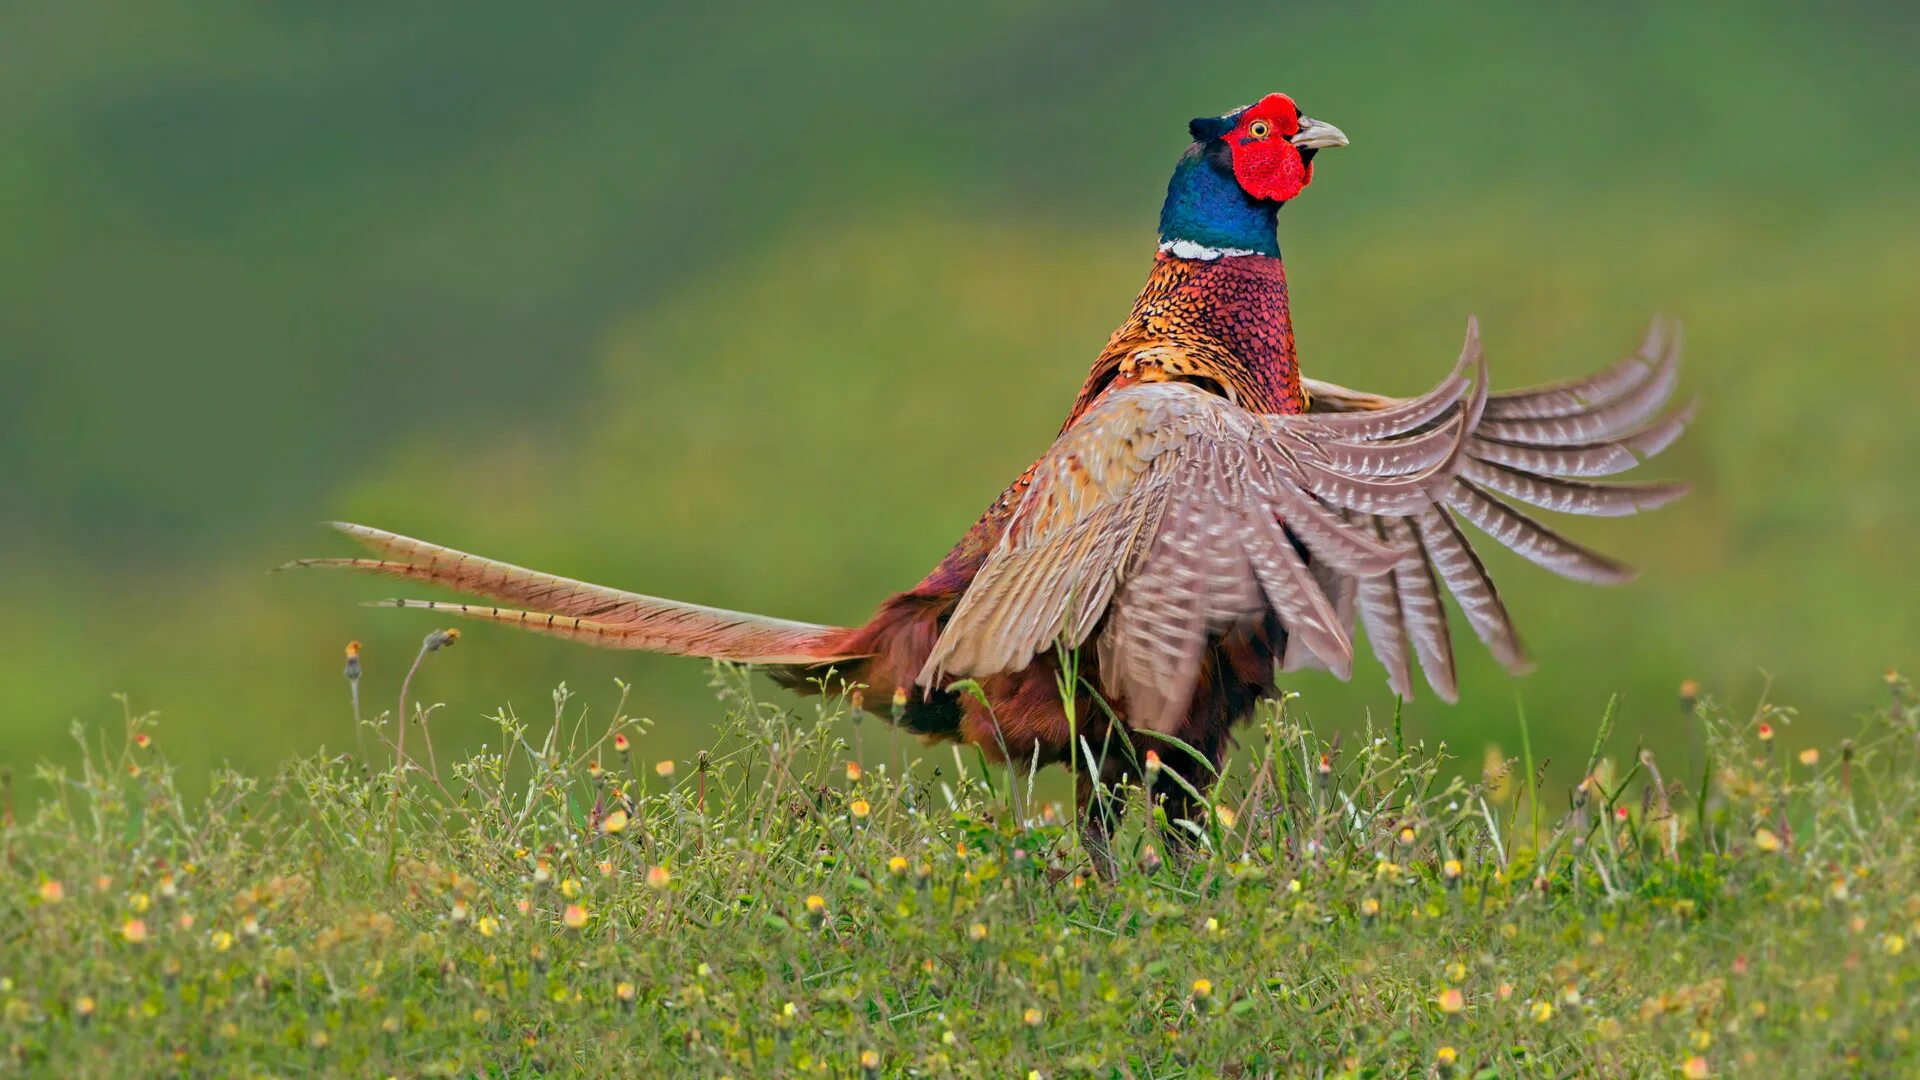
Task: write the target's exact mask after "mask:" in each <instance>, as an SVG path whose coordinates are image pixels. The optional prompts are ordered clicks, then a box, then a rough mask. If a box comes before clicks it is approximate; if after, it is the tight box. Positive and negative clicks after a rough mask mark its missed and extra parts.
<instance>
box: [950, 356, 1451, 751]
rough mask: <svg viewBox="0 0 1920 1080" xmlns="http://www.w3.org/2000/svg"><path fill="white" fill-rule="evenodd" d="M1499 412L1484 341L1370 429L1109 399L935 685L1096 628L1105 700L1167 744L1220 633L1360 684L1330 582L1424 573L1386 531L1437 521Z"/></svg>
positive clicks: (1160, 396) (1072, 441)
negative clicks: (1480, 432)
mask: <svg viewBox="0 0 1920 1080" xmlns="http://www.w3.org/2000/svg"><path fill="white" fill-rule="evenodd" d="M1469 369H1471V370H1472V371H1473V372H1474V376H1475V377H1474V378H1473V379H1471V380H1470V379H1469V378H1468V377H1467V374H1466V373H1467V371H1468V370H1469ZM1486 400H1487V399H1486V378H1485V371H1484V363H1483V362H1482V360H1481V357H1480V349H1479V341H1478V337H1477V334H1476V333H1475V331H1474V330H1473V328H1472V327H1471V326H1470V327H1469V331H1468V339H1467V345H1466V348H1465V349H1464V350H1463V351H1462V354H1461V358H1460V363H1459V365H1458V366H1457V367H1456V368H1455V369H1454V371H1453V372H1452V374H1450V375H1449V376H1448V377H1447V379H1446V380H1444V381H1443V382H1442V383H1441V384H1440V385H1439V386H1437V387H1435V388H1434V389H1433V390H1432V391H1431V392H1429V393H1428V394H1426V395H1423V396H1421V397H1419V398H1413V399H1409V400H1405V401H1391V402H1389V401H1386V400H1385V399H1382V400H1381V402H1380V406H1379V407H1378V408H1376V409H1372V410H1369V411H1368V412H1366V413H1365V414H1364V415H1335V416H1325V417H1321V416H1277V415H1265V414H1258V413H1253V412H1249V411H1247V410H1245V409H1242V408H1240V407H1239V406H1238V405H1236V404H1234V403H1233V402H1231V401H1229V400H1227V399H1226V398H1224V397H1221V396H1218V395H1216V394H1212V393H1209V392H1207V391H1205V390H1202V389H1200V388H1199V387H1197V386H1194V385H1190V384H1187V383H1179V382H1156V383H1146V384H1137V385H1132V386H1127V387H1124V388H1122V389H1118V390H1113V391H1109V392H1108V393H1107V394H1106V395H1105V396H1104V397H1102V398H1101V399H1100V400H1099V401H1098V402H1097V403H1096V404H1094V406H1093V407H1092V408H1091V409H1089V410H1088V411H1087V413H1086V414H1085V415H1084V416H1082V418H1081V419H1080V421H1079V422H1078V423H1077V424H1075V425H1074V426H1073V427H1071V428H1069V429H1068V430H1067V431H1065V432H1063V433H1062V434H1061V435H1060V437H1059V438H1058V439H1057V440H1056V441H1055V442H1054V444H1053V446H1052V447H1051V448H1050V449H1049V450H1048V451H1047V454H1046V456H1045V457H1043V458H1042V459H1041V461H1040V462H1039V464H1038V465H1037V466H1036V467H1035V471H1034V474H1033V480H1032V483H1031V485H1030V486H1029V487H1028V488H1027V490H1026V492H1025V493H1024V494H1023V495H1022V497H1021V500H1020V502H1019V504H1018V506H1017V507H1016V508H1015V511H1014V514H1013V516H1012V518H1011V520H1010V521H1009V523H1008V527H1007V529H1006V530H1005V532H1004V533H1003V534H1002V536H1001V538H1000V540H999V542H998V544H997V545H996V546H995V548H994V550H993V551H992V552H991V553H990V554H989V555H988V557H987V560H986V562H985V563H984V565H983V566H982V567H981V570H980V572H979V574H978V575H977V576H976V577H975V579H974V581H973V583H972V584H971V585H970V587H969V588H968V590H967V592H966V594H965V595H964V596H962V597H961V600H960V602H959V604H958V605H957V607H956V608H955V610H954V612H953V615H952V616H951V618H950V619H949V620H948V622H947V625H946V627H945V628H944V630H943V631H942V633H941V635H940V638H939V640H938V641H937V642H936V643H935V645H934V648H933V651H932V653H931V655H930V656H929V657H928V659H927V662H926V665H925V667H924V668H923V669H922V670H921V673H920V682H921V683H922V684H926V685H931V684H935V683H938V682H940V681H942V680H943V679H945V678H946V677H948V676H976V677H980V676H987V675H992V674H997V673H1000V672H1005V671H1011V670H1017V669H1019V668H1021V667H1024V666H1026V665H1027V664H1028V663H1029V662H1030V661H1031V660H1032V658H1033V657H1034V656H1035V655H1036V654H1037V653H1040V652H1043V651H1045V650H1046V649H1048V648H1050V647H1053V646H1054V645H1055V644H1056V643H1057V642H1062V641H1064V642H1065V643H1066V644H1067V645H1069V646H1078V645H1080V644H1082V643H1083V642H1085V641H1086V640H1087V638H1088V637H1089V636H1090V635H1092V634H1093V633H1094V632H1095V630H1096V629H1099V631H1100V636H1099V640H1098V642H1097V648H1098V656H1099V667H1100V674H1101V679H1102V682H1103V684H1104V685H1103V687H1102V688H1103V690H1104V691H1105V692H1106V693H1108V694H1109V695H1110V696H1115V697H1120V698H1124V699H1125V700H1126V702H1127V704H1128V708H1129V711H1130V712H1131V713H1132V714H1133V716H1134V718H1135V720H1136V722H1138V723H1141V724H1143V725H1144V726H1147V727H1149V728H1152V729H1154V730H1159V731H1170V730H1172V727H1173V725H1174V724H1175V723H1176V722H1177V721H1178V719H1179V717H1180V714H1181V713H1182V712H1183V711H1184V709H1185V708H1186V706H1187V703H1188V701H1189V699H1190V697H1191V695H1192V690H1193V685H1194V682H1195V680H1196V679H1197V677H1198V673H1199V670H1200V665H1201V662H1202V659H1203V652H1204V649H1205V646H1206V641H1207V638H1208V635H1209V634H1210V633H1213V632H1217V631H1219V630H1222V629H1224V628H1227V627H1230V626H1233V625H1238V624H1243V623H1246V622H1248V621H1250V620H1253V619H1256V618H1259V617H1262V616H1264V615H1265V613H1267V612H1268V611H1272V612H1274V613H1275V614H1277V615H1278V616H1279V618H1280V620H1281V623H1282V625H1284V626H1285V627H1286V630H1287V632H1288V635H1289V641H1290V642H1295V643H1298V647H1299V648H1300V649H1301V650H1303V651H1304V652H1305V653H1307V654H1310V655H1311V656H1312V657H1313V658H1314V659H1315V660H1317V661H1318V662H1320V663H1322V664H1324V665H1325V666H1327V667H1329V668H1331V669H1332V670H1333V671H1334V672H1336V673H1337V674H1339V675H1340V676H1341V677H1343V678H1344V677H1347V676H1348V675H1349V674H1350V672H1351V668H1352V661H1353V645H1352V641H1351V638H1350V636H1349V632H1348V629H1347V627H1348V626H1349V625H1350V619H1348V618H1346V617H1344V616H1343V615H1342V613H1341V612H1340V611H1339V608H1338V605H1337V604H1336V603H1335V602H1334V600H1332V599H1330V598H1329V594H1328V589H1327V587H1326V584H1325V580H1326V579H1327V578H1328V575H1329V574H1338V575H1345V576H1348V577H1352V578H1358V579H1360V580H1373V579H1377V578H1379V577H1381V576H1383V575H1392V574H1395V573H1397V572H1398V568H1399V567H1401V566H1402V565H1405V564H1407V563H1408V562H1409V561H1410V559H1411V558H1412V554H1413V543H1412V541H1411V540H1410V538H1409V537H1408V536H1406V535H1399V536H1395V535H1390V534H1385V533H1383V532H1382V531H1381V530H1380V529H1379V528H1378V527H1377V526H1376V522H1378V521H1393V522H1397V521H1401V520H1404V519H1407V518H1409V517H1412V516H1414V515H1418V514H1420V513H1422V512H1424V511H1428V510H1430V509H1432V508H1433V507H1434V505H1435V500H1436V499H1438V498H1440V497H1442V495H1443V494H1444V493H1445V492H1446V491H1447V490H1448V489H1449V488H1450V486H1451V485H1452V484H1454V483H1455V482H1456V477H1457V475H1458V473H1459V471H1460V468H1461V466H1462V463H1463V460H1464V453H1465V450H1466V448H1467V446H1468V440H1469V438H1470V437H1471V436H1472V434H1473V432H1474V431H1475V430H1476V427H1477V426H1478V425H1480V423H1481V419H1482V417H1481V412H1482V408H1483V406H1484V405H1485V404H1486ZM1310 564H1311V565H1310Z"/></svg>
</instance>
